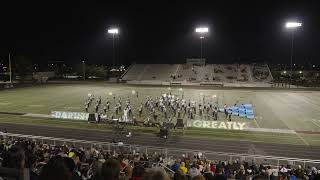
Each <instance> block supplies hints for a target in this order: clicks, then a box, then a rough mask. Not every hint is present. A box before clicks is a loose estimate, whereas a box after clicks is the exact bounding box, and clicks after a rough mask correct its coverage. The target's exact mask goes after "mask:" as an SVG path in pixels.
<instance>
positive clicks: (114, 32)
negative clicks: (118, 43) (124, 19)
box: [108, 28, 119, 34]
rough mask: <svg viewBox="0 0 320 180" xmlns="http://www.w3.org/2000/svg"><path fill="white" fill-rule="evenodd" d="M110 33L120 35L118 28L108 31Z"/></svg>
mask: <svg viewBox="0 0 320 180" xmlns="http://www.w3.org/2000/svg"><path fill="white" fill-rule="evenodd" d="M108 33H109V34H118V33H119V30H118V29H117V28H113V29H108Z"/></svg>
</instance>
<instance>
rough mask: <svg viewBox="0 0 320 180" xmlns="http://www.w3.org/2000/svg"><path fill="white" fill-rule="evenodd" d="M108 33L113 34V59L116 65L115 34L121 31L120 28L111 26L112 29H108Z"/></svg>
mask: <svg viewBox="0 0 320 180" xmlns="http://www.w3.org/2000/svg"><path fill="white" fill-rule="evenodd" d="M108 33H109V34H111V35H112V50H113V58H112V60H113V66H115V50H114V48H115V47H114V36H115V35H117V34H118V33H119V29H118V28H110V29H108Z"/></svg>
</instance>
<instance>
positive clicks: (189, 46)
mask: <svg viewBox="0 0 320 180" xmlns="http://www.w3.org/2000/svg"><path fill="white" fill-rule="evenodd" d="M114 1H115V2H111V1H91V0H87V1H78V2H77V1H73V3H71V1H66V0H65V1H41V2H35V1H33V2H32V1H21V2H19V1H10V3H8V4H3V3H2V4H1V6H0V7H1V9H0V23H1V26H0V28H1V30H0V32H1V33H0V57H2V58H5V56H6V54H7V53H8V51H9V50H11V51H13V52H14V54H15V55H25V56H30V57H32V58H33V59H34V61H41V62H46V61H47V60H48V59H61V60H64V61H66V62H70V63H73V62H80V61H82V60H83V59H86V60H87V61H88V62H90V63H105V64H107V63H111V62H112V37H111V36H110V35H108V34H107V33H106V32H107V31H106V29H107V28H108V27H110V26H112V25H116V26H118V27H119V28H120V34H119V36H118V37H119V38H118V39H116V42H117V54H118V60H119V61H120V62H121V63H130V62H132V61H136V62H138V63H183V62H185V59H186V58H188V57H199V56H200V39H199V36H198V35H196V34H195V33H194V28H195V27H196V26H197V25H201V24H204V25H207V26H209V28H210V34H209V36H208V37H206V39H205V40H204V57H206V58H207V59H208V62H210V63H228V62H233V61H234V60H235V59H239V58H240V59H241V61H264V60H268V61H270V62H273V63H283V62H288V61H289V58H290V43H291V41H290V37H291V36H290V32H289V31H287V30H285V29H284V23H285V21H286V20H290V19H294V20H299V21H301V22H303V27H302V28H300V29H299V30H298V31H297V32H296V33H295V40H296V41H295V59H294V61H295V62H301V63H302V62H304V61H307V60H308V61H313V62H315V63H317V62H318V61H319V58H320V51H319V50H320V2H319V0H318V1H317V0H315V1H312V0H300V1H294V0H287V1H282V0H274V1H272V0H256V1H245V0H237V1H227V0H223V1H222V0H221V1H214V0H211V1H200V0H192V1H188V2H187V0H184V1H165V0H163V1H151V0H150V1H148V2H142V1H136V0H131V1H116V0H114Z"/></svg>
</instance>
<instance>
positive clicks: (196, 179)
mask: <svg viewBox="0 0 320 180" xmlns="http://www.w3.org/2000/svg"><path fill="white" fill-rule="evenodd" d="M192 180H206V178H204V177H203V176H201V175H198V176H195V177H193V178H192Z"/></svg>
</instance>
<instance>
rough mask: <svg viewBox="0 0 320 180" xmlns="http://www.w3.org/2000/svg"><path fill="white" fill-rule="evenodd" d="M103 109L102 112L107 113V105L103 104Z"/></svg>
mask: <svg viewBox="0 0 320 180" xmlns="http://www.w3.org/2000/svg"><path fill="white" fill-rule="evenodd" d="M103 111H104V113H107V107H106V105H104V106H103Z"/></svg>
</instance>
